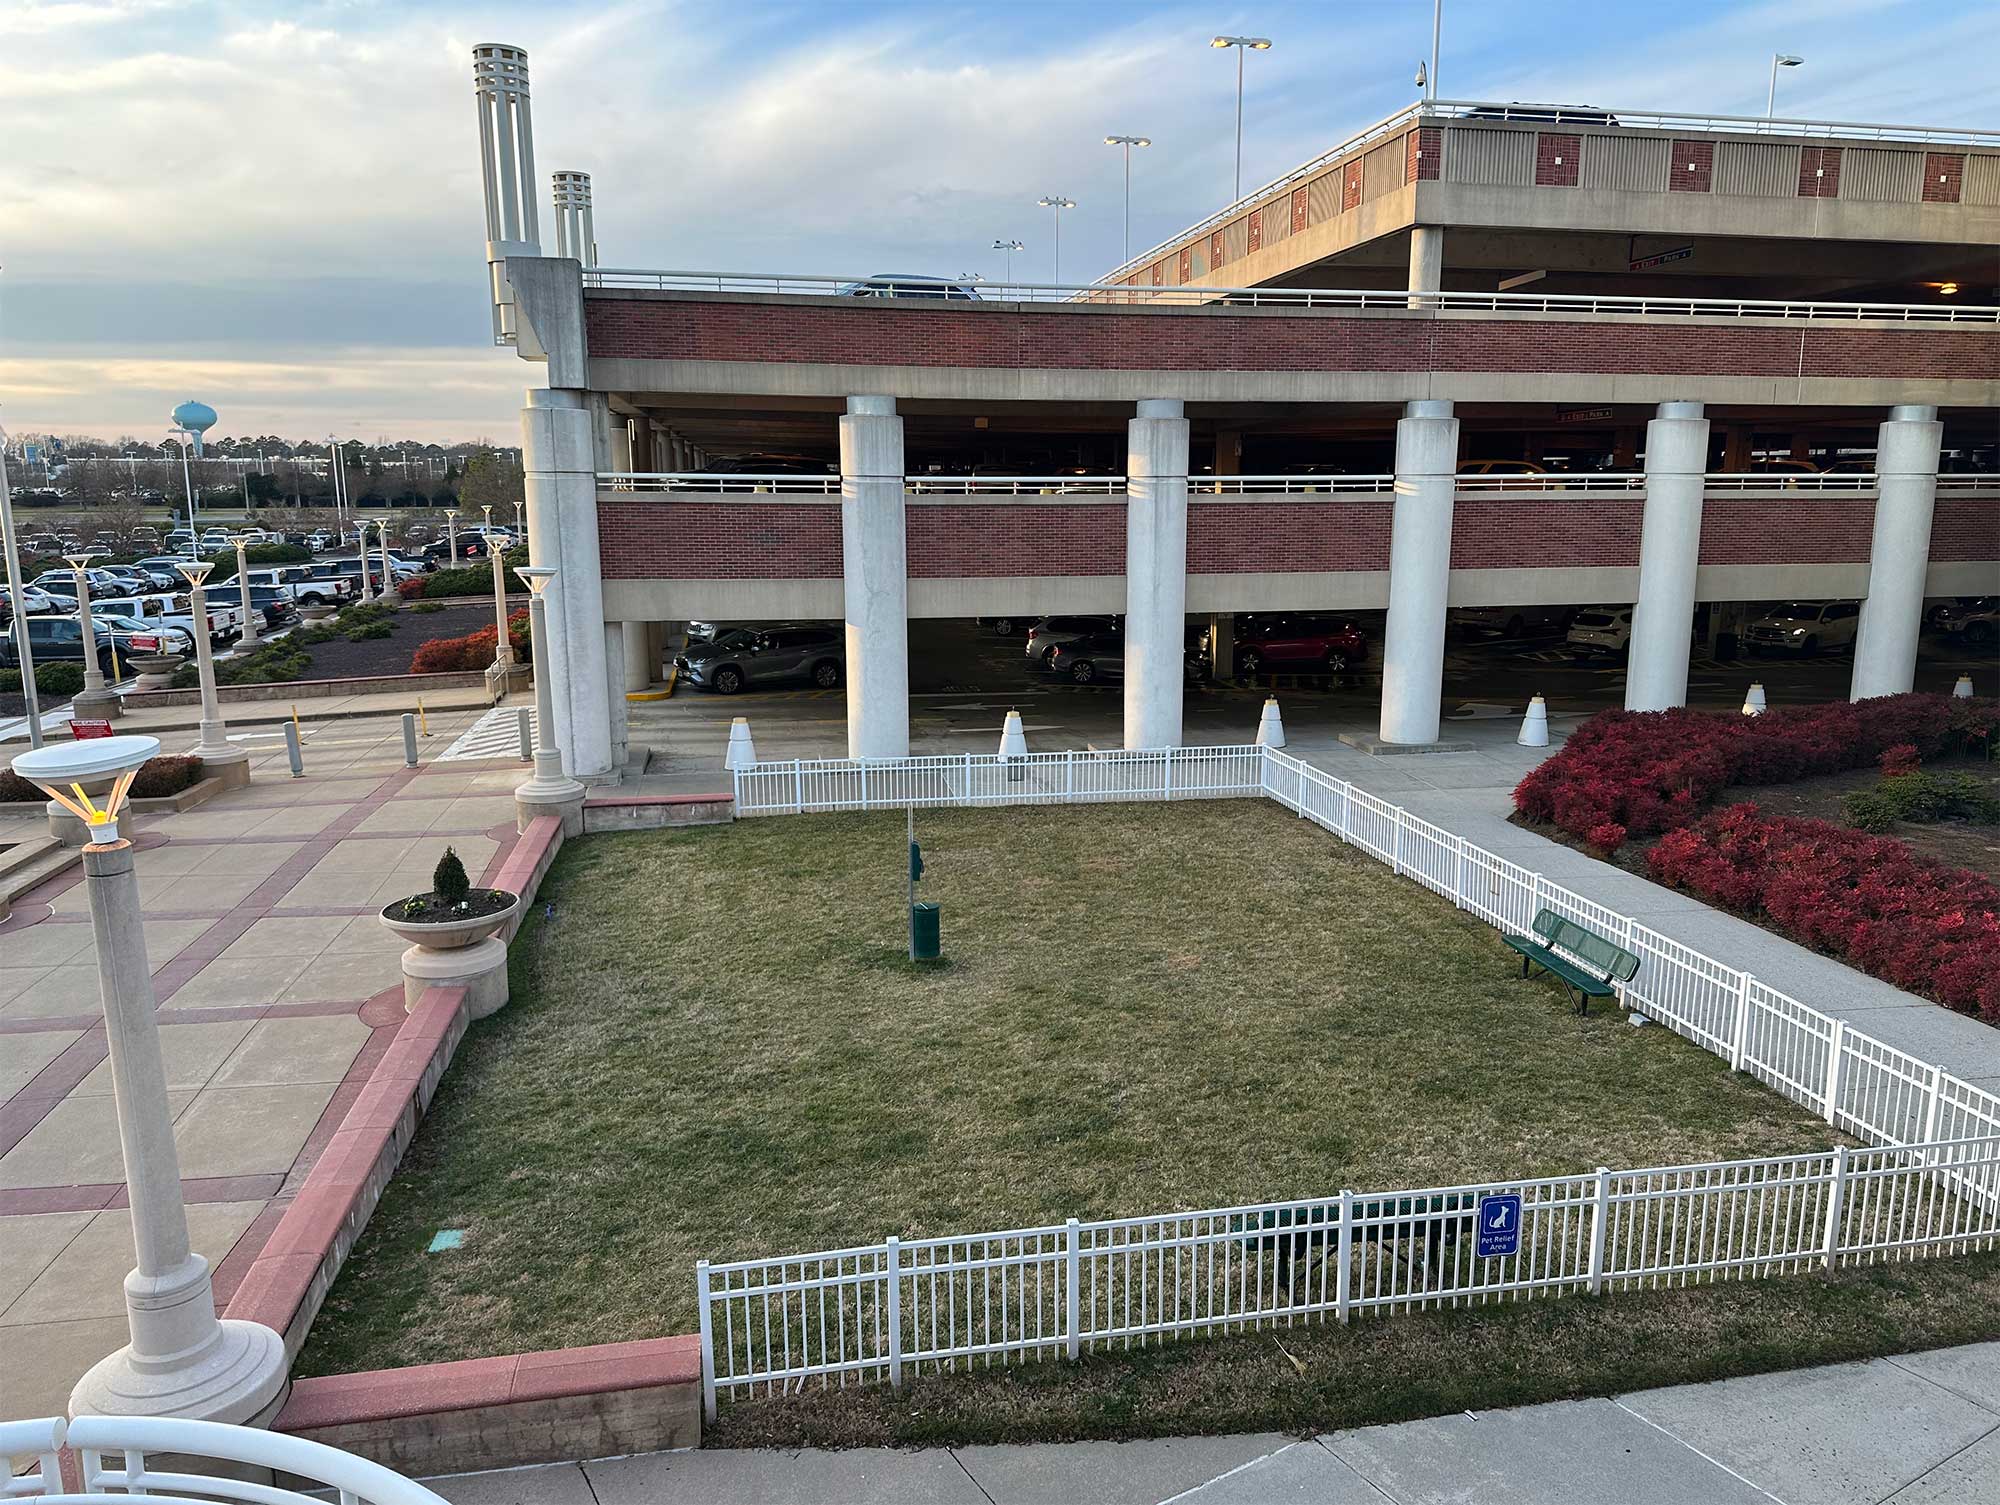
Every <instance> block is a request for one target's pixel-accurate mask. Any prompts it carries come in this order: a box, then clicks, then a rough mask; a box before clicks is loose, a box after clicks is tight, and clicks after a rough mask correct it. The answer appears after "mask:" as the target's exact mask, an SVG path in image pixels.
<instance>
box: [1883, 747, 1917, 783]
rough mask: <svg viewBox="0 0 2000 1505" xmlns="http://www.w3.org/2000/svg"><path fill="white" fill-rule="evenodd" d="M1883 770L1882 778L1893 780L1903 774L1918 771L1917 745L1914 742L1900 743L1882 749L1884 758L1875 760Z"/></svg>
mask: <svg viewBox="0 0 2000 1505" xmlns="http://www.w3.org/2000/svg"><path fill="white" fill-rule="evenodd" d="M1875 765H1876V766H1877V767H1878V768H1880V769H1881V770H1882V777H1883V778H1885V779H1893V778H1896V777H1898V776H1900V775H1902V774H1906V773H1915V772H1916V771H1917V745H1916V743H1914V742H1898V743H1897V744H1896V745H1895V746H1894V747H1885V748H1884V749H1882V756H1881V757H1879V758H1877V759H1876V760H1875Z"/></svg>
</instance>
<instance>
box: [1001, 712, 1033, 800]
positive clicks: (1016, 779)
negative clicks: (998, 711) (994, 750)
mask: <svg viewBox="0 0 2000 1505" xmlns="http://www.w3.org/2000/svg"><path fill="white" fill-rule="evenodd" d="M1000 761H1001V762H1002V763H1005V764H1006V765H1007V782H1008V783H1010V784H1018V783H1020V782H1021V780H1022V779H1025V778H1026V777H1027V776H1028V737H1027V734H1026V733H1025V732H1024V731H1022V729H1021V713H1020V712H1019V711H1009V712H1008V713H1007V722H1006V725H1004V726H1002V727H1001V728H1000Z"/></svg>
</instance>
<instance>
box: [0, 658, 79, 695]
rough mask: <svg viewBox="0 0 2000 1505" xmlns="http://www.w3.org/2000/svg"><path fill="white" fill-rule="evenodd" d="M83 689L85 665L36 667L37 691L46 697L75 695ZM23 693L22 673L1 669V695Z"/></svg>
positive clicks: (67, 664)
mask: <svg viewBox="0 0 2000 1505" xmlns="http://www.w3.org/2000/svg"><path fill="white" fill-rule="evenodd" d="M82 688H83V665H82V664H80V663H78V664H72V663H66V662H62V661H58V662H56V663H53V664H37V665H35V689H36V691H37V692H38V693H40V694H42V695H45V696H58V697H59V696H63V695H74V694H75V693H76V692H77V691H78V690H81V689H82ZM20 693H21V671H20V670H19V669H0V695H18V694H20Z"/></svg>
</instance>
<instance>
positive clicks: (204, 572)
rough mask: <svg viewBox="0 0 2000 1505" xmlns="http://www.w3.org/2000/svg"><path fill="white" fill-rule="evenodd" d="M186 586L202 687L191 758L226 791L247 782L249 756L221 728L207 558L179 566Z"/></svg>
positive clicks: (248, 780) (211, 568) (208, 562)
mask: <svg viewBox="0 0 2000 1505" xmlns="http://www.w3.org/2000/svg"><path fill="white" fill-rule="evenodd" d="M178 568H179V570H180V572H181V574H182V575H183V576H184V577H185V578H186V580H187V583H188V611H189V612H190V614H191V615H192V616H193V617H194V667H195V675H196V678H197V680H198V681H199V683H200V685H201V738H200V740H199V741H197V742H196V743H195V745H194V755H195V756H196V757H197V758H199V759H201V765H202V771H203V772H204V773H211V774H214V775H215V776H216V777H217V778H219V779H221V780H222V787H223V788H225V789H230V788H237V787H240V786H242V785H244V784H247V783H249V782H250V754H249V753H248V752H246V751H244V750H243V749H242V748H240V747H234V746H232V745H231V744H230V741H229V728H228V727H227V726H225V725H223V721H222V703H221V700H220V698H219V697H218V696H217V695H216V693H215V650H214V649H213V647H211V646H210V644H209V641H208V589H207V581H208V577H209V573H210V572H211V571H212V570H213V569H214V568H215V565H214V564H213V562H211V561H209V560H206V559H191V560H189V561H188V562H187V563H186V564H183V565H180V566H178Z"/></svg>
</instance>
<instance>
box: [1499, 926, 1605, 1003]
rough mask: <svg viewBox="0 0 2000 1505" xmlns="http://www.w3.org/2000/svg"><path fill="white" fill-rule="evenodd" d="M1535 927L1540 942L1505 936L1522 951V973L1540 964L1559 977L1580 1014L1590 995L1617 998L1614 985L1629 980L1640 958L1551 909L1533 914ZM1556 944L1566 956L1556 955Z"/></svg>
mask: <svg viewBox="0 0 2000 1505" xmlns="http://www.w3.org/2000/svg"><path fill="white" fill-rule="evenodd" d="M1534 929H1535V934H1536V935H1537V936H1540V937H1541V939H1540V940H1539V941H1537V940H1531V939H1529V938H1528V937H1527V936H1525V935H1510V936H1506V937H1504V939H1505V940H1506V942H1507V944H1508V945H1509V946H1511V947H1513V948H1514V949H1515V950H1516V951H1518V952H1520V953H1521V975H1522V976H1523V977H1526V976H1528V973H1529V968H1530V967H1540V968H1541V969H1542V970H1543V971H1544V972H1547V973H1549V974H1550V975H1551V976H1553V977H1555V978H1557V979H1558V980H1560V981H1561V982H1562V984H1563V986H1564V987H1566V988H1568V989H1569V990H1570V992H1571V993H1572V994H1574V995H1575V997H1576V1011H1577V1012H1578V1013H1579V1014H1588V1013H1589V1012H1590V1000H1591V999H1593V998H1614V997H1616V996H1617V994H1618V989H1617V987H1616V986H1615V985H1616V984H1618V983H1621V982H1630V981H1631V980H1632V974H1633V973H1635V972H1637V971H1638V970H1639V958H1638V957H1636V956H1634V955H1633V954H1632V953H1631V952H1629V951H1627V950H1626V949H1625V948H1624V947H1622V946H1618V945H1614V944H1613V943H1612V942H1611V941H1608V940H1606V939H1605V938H1604V937H1603V936H1601V935H1599V934H1598V933H1597V932H1596V931H1594V930H1589V929H1586V928H1585V927H1584V926H1582V925H1579V924H1577V923H1576V921H1574V920H1568V919H1564V918H1563V917H1562V916H1561V915H1559V914H1557V913H1556V912H1555V911H1554V910H1553V909H1545V910H1543V911H1542V912H1541V913H1539V914H1537V915H1536V916H1535V926H1534ZM1557 947H1561V948H1562V949H1563V950H1564V951H1567V952H1569V953H1570V954H1569V956H1559V955H1557V954H1556V950H1555V948H1557ZM1571 957H1574V958H1576V960H1574V961H1573V960H1571ZM1579 963H1580V964H1579Z"/></svg>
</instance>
